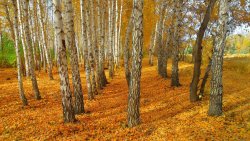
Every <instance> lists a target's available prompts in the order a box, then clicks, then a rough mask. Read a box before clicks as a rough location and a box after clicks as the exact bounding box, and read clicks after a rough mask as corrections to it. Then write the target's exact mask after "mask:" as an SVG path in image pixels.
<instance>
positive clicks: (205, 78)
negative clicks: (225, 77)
mask: <svg viewBox="0 0 250 141" xmlns="http://www.w3.org/2000/svg"><path fill="white" fill-rule="evenodd" d="M209 59H210V58H209ZM211 64H212V60H211V59H210V60H209V63H208V65H207V68H206V71H205V74H204V77H203V79H202V82H201V88H200V92H199V98H200V99H201V98H202V97H203V95H204V91H205V86H206V83H207V79H208V77H209V73H210V71H211Z"/></svg>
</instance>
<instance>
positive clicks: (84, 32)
mask: <svg viewBox="0 0 250 141" xmlns="http://www.w3.org/2000/svg"><path fill="white" fill-rule="evenodd" d="M80 2H81V3H80V4H81V29H82V37H83V40H84V41H83V42H84V47H83V48H84V63H85V73H86V83H87V90H88V99H89V100H93V99H94V95H93V92H92V84H91V79H90V65H89V60H88V54H89V53H88V48H89V44H90V43H89V41H88V39H87V38H88V36H89V35H88V30H89V29H88V26H87V24H86V23H87V18H86V16H85V15H86V11H85V7H84V3H85V1H84V0H81V1H80ZM87 35H88V36H87Z"/></svg>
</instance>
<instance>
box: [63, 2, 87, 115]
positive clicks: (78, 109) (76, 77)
mask: <svg viewBox="0 0 250 141" xmlns="http://www.w3.org/2000/svg"><path fill="white" fill-rule="evenodd" d="M63 2H64V8H65V9H64V22H65V28H64V29H65V41H66V47H67V48H68V49H69V52H70V64H71V68H72V82H73V88H74V96H75V113H76V114H80V113H83V112H84V104H83V93H82V82H81V77H80V72H79V64H78V57H77V48H76V44H75V32H74V21H73V18H74V16H73V6H72V1H71V0H64V1H63Z"/></svg>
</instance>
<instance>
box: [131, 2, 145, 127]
mask: <svg viewBox="0 0 250 141" xmlns="http://www.w3.org/2000/svg"><path fill="white" fill-rule="evenodd" d="M133 24H134V28H133V40H132V48H133V50H132V68H131V79H130V84H129V97H128V126H129V127H133V126H136V125H138V124H139V123H140V109H139V108H140V80H141V67H142V48H143V0H134V1H133Z"/></svg>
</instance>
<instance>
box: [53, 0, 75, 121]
mask: <svg viewBox="0 0 250 141" xmlns="http://www.w3.org/2000/svg"><path fill="white" fill-rule="evenodd" d="M53 8H54V15H55V22H54V28H55V32H56V40H57V44H56V45H57V48H58V59H57V60H58V66H59V67H58V70H59V76H60V89H61V95H62V107H63V119H64V122H74V121H75V113H74V108H73V102H72V96H71V91H70V84H69V76H68V67H67V55H66V45H65V40H64V37H63V36H64V31H63V21H62V9H61V2H60V0H53Z"/></svg>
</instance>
